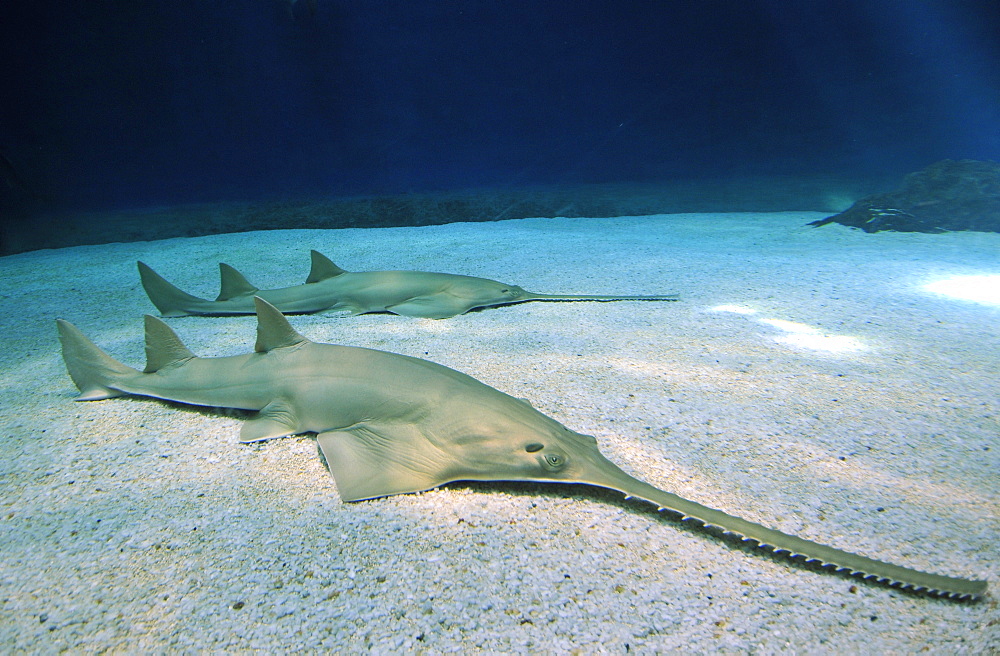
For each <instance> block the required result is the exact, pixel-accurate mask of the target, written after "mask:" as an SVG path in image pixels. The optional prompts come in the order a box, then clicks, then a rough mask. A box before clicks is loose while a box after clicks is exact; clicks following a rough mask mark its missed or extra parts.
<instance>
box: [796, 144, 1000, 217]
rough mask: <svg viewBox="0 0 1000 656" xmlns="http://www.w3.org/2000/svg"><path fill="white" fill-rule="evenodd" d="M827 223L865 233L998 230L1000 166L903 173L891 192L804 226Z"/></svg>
mask: <svg viewBox="0 0 1000 656" xmlns="http://www.w3.org/2000/svg"><path fill="white" fill-rule="evenodd" d="M828 223H840V224H843V225H846V226H850V227H852V228H861V229H862V230H864V231H865V232H879V231H880V230H896V231H899V232H947V231H952V230H979V231H981V232H1000V164H998V163H997V162H980V161H976V160H971V159H965V160H959V161H955V160H950V159H945V160H941V161H940V162H935V163H934V164H931V165H930V166H928V167H927V168H925V169H923V170H921V171H917V172H916V173H911V174H909V175H907V176H906V178H905V179H904V180H903V186H902V187H900V188H899V189H897V190H896V191H891V192H889V193H886V194H873V195H871V196H866V197H864V198H862V199H861V200H859V201H857V202H856V203H854V205H852V206H851V207H849V208H848V209H846V210H844V211H843V212H841V213H840V214H834V215H833V216H828V217H827V218H825V219H820V220H819V221H813V222H812V223H810V224H809V225H811V226H817V227H818V226H822V225H826V224H828Z"/></svg>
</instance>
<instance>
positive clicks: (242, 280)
mask: <svg viewBox="0 0 1000 656" xmlns="http://www.w3.org/2000/svg"><path fill="white" fill-rule="evenodd" d="M311 255H312V267H311V268H310V270H309V276H308V277H307V278H306V282H305V284H302V285H295V286H293V287H283V288H281V289H266V290H261V289H258V288H257V287H255V286H254V285H252V284H250V282H248V281H247V279H246V277H244V276H243V274H241V273H240V272H239V271H237V270H236V269H234V268H233V267H231V266H229V265H228V264H225V263H219V272H220V274H221V276H222V290H221V291H220V292H219V296H218V298H216V299H215V300H214V301H209V300H206V299H203V298H198V297H197V296H193V295H191V294H188V293H187V292H185V291H182V290H181V289H178V288H177V287H175V286H174V285H172V284H171V283H169V282H168V281H167V280H166V279H164V278H163V276H161V275H160V274H158V273H156V272H155V271H153V269H152V268H150V267H149V266H148V265H147V264H145V263H143V262H139V263H138V264H139V277H140V278H141V279H142V286H143V288H144V289H145V290H146V294H147V295H148V296H149V300H151V301H152V302H153V305H155V306H156V309H158V310H159V311H160V314H162V315H163V316H165V317H181V316H186V315H189V314H204V315H216V316H217V315H232V314H253V313H254V303H253V299H254V296H260V297H261V298H263V299H264V300H265V301H267V302H268V303H270V304H271V305H273V306H275V307H276V308H278V309H279V310H281V311H282V312H284V313H286V314H308V313H312V312H324V311H338V310H342V311H346V312H349V313H350V314H352V315H357V314H364V313H366V312H392V313H393V314H402V315H405V316H408V317H422V318H426V319H447V318H449V317H454V316H456V315H459V314H465V313H466V312H468V311H469V310H473V309H475V308H484V307H492V306H496V305H512V304H514V303H525V302H527V301H676V300H677V296H674V295H667V296H662V295H661V296H595V295H592V294H580V295H572V294H536V293H533V292H529V291H525V290H524V289H522V288H520V287H518V286H517V285H508V284H506V283H502V282H497V281H496V280H489V279H487V278H476V277H473V276H461V275H457V274H453V273H432V272H429V271H360V272H354V273H351V272H349V271H345V270H343V269H341V268H340V267H339V266H337V265H336V264H334V263H333V262H332V261H330V259H329V258H327V257H326V256H324V255H323V254H321V253H319V252H317V251H311Z"/></svg>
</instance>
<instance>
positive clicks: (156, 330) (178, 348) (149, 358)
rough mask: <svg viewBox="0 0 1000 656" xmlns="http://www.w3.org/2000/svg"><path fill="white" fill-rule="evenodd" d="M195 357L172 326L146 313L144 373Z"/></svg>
mask: <svg viewBox="0 0 1000 656" xmlns="http://www.w3.org/2000/svg"><path fill="white" fill-rule="evenodd" d="M194 357H195V355H194V353H192V352H191V351H189V350H188V347H186V346H184V342H182V341H181V338H180V337H178V336H177V333H175V332H174V331H173V329H172V328H170V326H168V325H167V324H165V323H164V322H163V321H161V320H160V319H157V318H156V317H151V316H150V315H148V314H147V315H146V368H145V369H144V370H143V373H147V374H151V373H153V372H155V371H159V370H160V369H163V368H164V367H169V366H172V365H178V364H183V363H185V362H187V361H188V360H191V359H192V358H194Z"/></svg>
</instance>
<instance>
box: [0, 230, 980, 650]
mask: <svg viewBox="0 0 1000 656" xmlns="http://www.w3.org/2000/svg"><path fill="white" fill-rule="evenodd" d="M820 216H823V215H821V214H816V213H808V212H786V213H775V214H689V215H660V216H643V217H618V218H607V219H523V220H514V221H501V222H496V223H476V224H450V225H442V226H431V227H419V228H382V229H344V230H283V231H269V232H250V233H242V234H228V235H218V236H211V237H198V238H191V239H170V240H163V241H156V242H139V243H128V244H108V245H101V246H83V247H74V248H66V249H60V250H48V251H36V252H31V253H25V254H21V255H16V256H10V257H5V258H0V329H2V333H0V336H2V340H3V349H2V350H0V403H2V408H3V412H2V418H0V472H2V482H3V495H2V508H0V513H2V514H0V522H2V524H0V527H2V531H0V557H2V563H3V566H2V568H0V646H2V650H3V651H4V652H7V653H56V652H60V651H70V652H74V653H90V652H106V651H108V652H115V653H126V652H132V653H135V652H138V651H143V652H195V651H214V652H221V651H232V652H246V651H251V650H260V651H264V652H268V653H278V652H291V651H295V650H302V649H305V650H331V651H333V650H340V651H342V652H343V653H352V652H353V653H357V652H359V651H365V650H370V651H372V652H378V653H398V652H422V653H441V652H453V651H459V652H463V653H475V652H479V651H482V652H487V653H505V652H518V653H525V652H530V653H572V652H573V651H574V650H576V651H578V652H580V653H612V654H615V653H617V654H624V653H657V652H673V651H677V652H685V653H745V652H752V653H781V652H785V653H803V652H807V653H838V652H840V653H873V652H879V653H914V652H918V651H921V650H928V651H930V652H932V653H949V654H952V653H970V654H985V653H996V651H997V650H1000V611H998V608H997V602H996V600H995V597H993V596H987V597H986V598H984V599H983V600H981V601H979V602H976V603H958V602H953V601H949V600H945V599H938V598H930V597H926V596H921V595H915V594H911V593H906V592H902V591H900V590H897V589H894V588H889V587H886V586H883V585H878V584H874V583H867V582H862V581H858V580H855V579H850V578H846V577H844V576H840V575H836V574H830V573H825V572H817V571H814V570H813V569H810V568H808V567H805V566H802V565H800V564H797V563H794V562H792V561H790V560H788V559H787V558H781V557H775V556H770V555H767V554H762V553H759V552H754V550H753V549H752V548H750V547H739V546H737V545H734V544H733V543H731V542H729V541H726V540H723V539H720V538H718V537H715V536H713V535H712V534H710V533H707V532H705V531H703V530H700V529H698V528H696V527H690V526H688V525H686V524H682V523H680V522H678V521H676V520H674V519H672V518H669V517H665V516H663V515H661V514H658V513H657V512H656V509H655V508H650V507H647V506H645V505H643V504H641V503H637V502H626V501H624V500H622V499H621V496H620V495H618V494H614V493H611V492H607V491H603V490H598V489H591V488H585V487H580V486H559V485H530V484H506V483H497V484H453V485H449V486H446V487H444V488H442V489H439V490H435V491H431V492H427V493H423V494H416V495H406V496H397V497H392V498H386V499H380V500H375V501H367V502H361V503H355V504H343V503H341V501H340V499H339V497H338V495H337V490H336V486H335V485H334V482H333V480H332V478H331V477H330V476H329V474H328V473H327V471H326V470H325V468H324V466H323V463H322V461H321V459H320V457H319V455H318V453H317V449H316V444H315V439H314V437H313V436H311V435H303V436H298V437H291V438H285V439H279V440H273V441H269V442H265V443H260V444H254V445H241V444H239V443H238V441H237V433H238V430H239V425H240V421H241V419H240V417H237V416H234V415H233V413H224V412H218V411H204V410H199V409H193V408H190V407H184V406H178V405H174V404H168V403H164V402H159V401H154V400H149V399H142V398H135V397H128V398H118V399H109V400H106V401H99V402H92V403H73V398H74V396H75V392H76V390H75V388H74V386H73V384H72V382H71V381H70V379H69V377H68V376H67V375H66V372H65V368H64V367H63V363H62V360H61V357H60V355H59V346H58V340H57V339H56V332H55V326H54V324H53V319H55V318H57V317H59V318H64V319H67V320H69V321H72V322H73V323H75V324H76V325H77V326H78V327H80V328H81V329H82V330H83V331H84V332H85V333H86V334H87V335H88V336H90V337H91V338H92V339H93V340H94V341H95V342H96V343H97V344H99V345H100V346H102V347H103V348H105V349H106V350H107V351H108V352H109V353H111V354H112V355H114V356H115V357H117V358H119V359H121V360H122V361H124V362H125V363H127V364H130V365H132V366H140V367H141V366H142V363H143V362H144V356H143V343H142V320H141V316H142V314H144V313H149V312H152V311H153V308H152V306H151V304H150V303H149V301H148V300H147V298H146V296H145V295H144V293H143V291H142V288H141V286H140V285H139V278H138V275H137V273H136V269H135V261H136V260H140V259H141V260H143V261H145V262H147V263H148V264H150V265H151V266H153V268H155V269H156V270H158V271H159V272H160V273H162V274H163V275H164V276H165V277H167V278H168V279H170V280H171V281H173V282H175V283H176V284H178V285H179V286H180V287H182V288H184V289H185V290H186V291H189V292H191V293H195V294H198V295H200V296H204V297H211V298H214V297H215V295H216V293H217V291H218V288H217V285H218V272H217V267H216V263H217V262H219V261H225V262H227V263H229V264H232V265H233V266H235V267H237V268H238V269H240V270H241V271H243V272H244V273H245V274H246V275H247V277H248V278H250V280H251V281H253V282H254V283H256V284H258V285H260V286H261V287H264V288H268V287H281V286H286V285H292V284H296V283H299V282H301V281H303V280H304V278H305V275H306V273H307V271H308V266H309V257H308V252H309V249H311V248H315V249H317V250H319V251H321V252H323V253H325V254H326V255H328V256H330V257H331V258H332V259H333V260H334V261H335V262H337V263H338V264H339V265H340V266H342V267H344V268H346V269H348V270H373V269H416V270H431V271H445V272H450V273H462V274H469V275H475V276H482V277H487V278H493V279H497V280H502V281H505V282H511V283H516V284H519V285H521V286H523V287H525V288H526V289H529V290H532V291H539V292H552V293H555V292H565V293H587V292H590V293H605V294H607V293H628V294H654V293H671V292H676V293H678V294H680V295H681V301H680V302H677V303H639V302H621V303H527V304H522V305H516V306H511V307H504V308H494V309H489V310H484V311H479V312H473V313H470V314H467V315H464V316H460V317H455V318H453V319H446V320H441V321H434V320H424V319H411V318H407V317H399V316H394V315H364V316H360V317H354V318H337V317H330V316H323V315H310V316H299V317H293V318H292V319H291V321H292V323H293V325H294V326H295V327H296V328H297V329H298V330H299V331H300V332H302V333H303V334H304V335H306V336H307V337H309V338H311V339H313V340H314V341H319V342H330V343H338V344H346V345H354V346H366V347H372V348H378V349H383V350H388V351H393V352H397V353H404V354H408V355H414V356H419V357H423V358H426V359H429V360H433V361H435V362H438V363H441V364H444V365H447V366H449V367H453V368H455V369H458V370H460V371H464V372H466V373H468V374H471V375H472V376H474V377H476V378H478V379H480V380H482V381H484V382H486V383H488V384H490V385H492V386H494V387H496V388H498V389H500V390H502V391H505V392H507V393H510V394H512V395H514V396H518V397H524V398H527V399H529V400H530V401H531V402H532V403H533V404H534V405H535V407H537V408H538V409H539V410H541V411H542V412H544V413H546V414H548V415H550V416H552V417H554V418H556V419H558V420H559V421H561V422H562V423H564V424H565V425H567V426H568V427H570V428H572V429H574V430H577V431H579V432H583V433H589V434H592V435H594V436H596V437H597V439H598V441H599V444H600V446H601V449H602V451H603V452H604V454H605V455H606V456H608V457H609V458H610V459H611V460H613V461H614V462H616V463H617V464H619V465H620V466H621V467H622V468H623V469H625V470H626V471H628V472H630V473H632V474H633V475H635V476H637V477H639V478H642V479H644V480H646V481H648V482H650V483H652V484H654V485H656V486H658V487H660V488H663V489H666V490H669V491H672V492H674V493H677V494H680V495H682V496H684V497H687V498H690V499H693V500H695V501H698V502H700V503H703V504H705V505H709V506H712V507H716V508H720V509H722V510H725V511H727V512H730V513H732V514H736V515H739V516H742V517H744V518H746V519H749V520H752V521H756V522H759V523H762V524H765V525H767V526H771V527H773V528H777V529H779V530H782V531H784V532H786V533H792V534H796V535H799V536H800V537H804V538H808V539H811V540H815V541H818V542H821V543H825V544H830V545H833V546H836V547H839V548H842V549H847V550H850V551H855V552H858V553H861V554H864V555H867V556H870V557H874V558H878V559H880V560H886V561H889V562H893V563H896V564H900V565H905V566H908V567H913V568H917V569H923V570H928V571H933V572H937V573H941V574H947V575H950V576H961V577H966V578H976V579H987V580H989V581H990V582H991V585H992V586H993V588H994V590H995V586H996V585H997V581H998V580H1000V558H998V555H1000V545H998V536H1000V512H998V510H1000V504H998V493H1000V475H998V472H1000V443H998V435H1000V407H998V406H1000V374H998V372H1000V328H998V325H1000V301H998V300H996V299H993V300H992V301H991V299H990V298H988V297H987V298H981V299H980V300H979V301H970V300H963V299H959V298H955V297H953V296H948V295H945V294H942V293H939V292H935V291H931V290H930V289H928V288H927V287H926V286H927V285H928V284H932V283H935V282H940V281H942V280H947V279H954V277H956V276H973V275H978V276H983V275H987V276H990V275H991V276H1000V234H992V233H949V234H940V235H926V234H900V233H880V234H874V235H869V234H864V233H862V232H860V231H852V230H849V229H846V228H842V227H839V226H828V227H824V228H820V229H814V228H808V227H804V224H805V223H806V222H807V221H810V220H814V219H816V218H819V217H820ZM979 280H980V293H989V291H988V290H987V291H986V292H983V289H982V287H983V286H984V285H985V284H986V282H988V279H983V278H980V279H979ZM984 281H986V282H984ZM993 293H995V292H993ZM170 325H171V326H172V327H174V328H175V330H177V332H178V333H179V334H180V335H181V337H182V338H183V339H184V340H185V342H186V343H187V344H188V346H189V347H190V348H191V349H192V350H193V351H194V352H195V353H197V354H199V355H205V356H219V355H235V354H240V353H245V352H248V351H249V349H251V348H252V346H253V341H254V326H255V322H254V320H253V318H251V317H229V318H203V317H189V318H182V319H172V320H170Z"/></svg>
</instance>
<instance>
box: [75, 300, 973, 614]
mask: <svg viewBox="0 0 1000 656" xmlns="http://www.w3.org/2000/svg"><path fill="white" fill-rule="evenodd" d="M255 304H256V309H257V317H258V322H257V343H256V347H255V349H254V352H253V353H250V354H247V355H238V356H229V357H219V358H200V357H196V356H195V355H194V354H193V353H192V352H191V351H190V350H188V348H187V347H186V346H185V345H184V344H183V343H182V342H181V340H180V338H179V337H178V336H177V335H176V333H174V332H173V330H171V329H170V328H169V327H168V326H167V325H166V324H165V323H164V322H163V321H161V320H160V319H157V318H155V317H151V316H148V315H147V316H146V319H145V321H146V367H145V369H144V370H143V371H139V370H137V369H133V368H132V367H128V366H126V365H124V364H122V363H120V362H118V361H117V360H115V359H113V358H112V357H110V356H109V355H107V354H106V353H105V352H104V351H102V350H101V349H99V348H98V347H97V346H96V345H95V344H94V343H93V342H91V341H90V340H89V339H87V338H86V337H85V336H84V335H83V333H81V332H80V331H79V330H78V329H77V328H76V327H74V326H73V325H72V324H70V323H68V322H66V321H62V320H59V321H58V328H59V337H60V340H61V342H62V352H63V358H64V360H65V361H66V367H67V369H68V370H69V374H70V376H71V377H72V379H73V381H74V382H75V383H76V386H77V387H78V388H79V390H80V395H79V397H78V400H81V401H88V400H97V399H107V398H111V397H115V396H121V395H125V394H136V395H142V396H151V397H156V398H161V399H167V400H170V401H180V402H183V403H190V404H195V405H201V406H215V407H228V408H241V409H244V410H253V411H257V412H256V414H255V415H254V416H253V417H251V418H250V419H249V420H248V421H247V422H246V423H245V424H243V427H242V429H241V433H240V439H241V440H242V441H244V442H254V441H259V440H266V439H270V438H276V437H283V436H286V435H292V434H297V433H316V434H317V442H318V444H319V448H320V449H321V450H322V452H323V455H324V457H325V459H326V462H327V466H328V467H329V470H330V473H331V474H332V475H333V478H334V480H335V481H336V484H337V489H338V491H339V492H340V496H341V498H342V499H343V500H344V501H359V500H362V499H372V498H376V497H382V496H386V495H392V494H402V493H408V492H419V491H422V490H428V489H431V488H434V487H437V486H440V485H443V484H445V483H449V482H452V481H544V482H551V483H584V484H589V485H596V486H600V487H604V488H609V489H612V490H617V491H619V492H622V493H623V494H625V495H626V496H630V497H636V498H638V499H643V500H645V501H648V502H650V503H652V504H654V505H655V506H657V507H658V508H660V509H661V510H669V511H672V512H673V513H677V514H679V515H680V516H682V517H683V518H685V519H694V520H697V521H698V522H701V523H702V524H705V525H709V526H713V527H718V528H719V529H721V530H722V531H724V532H726V533H729V534H735V535H737V536H739V537H740V538H742V539H743V540H747V541H753V542H754V543H757V544H759V545H761V546H765V547H769V548H771V549H772V550H774V551H775V552H787V553H788V554H790V555H792V556H799V557H801V558H802V559H804V560H806V561H811V562H817V563H819V564H822V565H824V566H827V567H829V568H831V569H836V570H838V571H847V572H850V573H853V574H856V575H858V576H860V577H862V578H865V579H873V580H877V581H880V582H884V583H888V584H890V585H896V586H898V587H901V588H907V589H913V590H923V591H927V592H929V593H932V594H936V595H941V596H945V597H950V598H956V599H971V598H977V597H979V596H981V595H983V594H984V593H985V592H986V587H987V586H986V582H985V581H975V580H969V579H962V578H952V577H948V576H942V575H938V574H930V573H927V572H921V571H918V570H914V569H910V568H907V567H901V566H898V565H892V564H889V563H885V562H882V561H878V560H874V559H871V558H866V557H864V556H860V555H857V554H853V553H850V552H847V551H842V550H840V549H835V548H833V547H828V546H824V545H821V544H817V543H815V542H811V541H809V540H804V539H802V538H797V537H795V536H792V535H787V534H785V533H782V532H780V531H776V530H773V529H769V528H766V527H764V526H761V525H759V524H755V523H752V522H748V521H746V520H743V519H740V518H738V517H733V516H732V515H728V514H726V513H724V512H722V511H719V510H715V509H712V508H709V507H706V506H703V505H701V504H698V503H695V502H693V501H688V500H687V499H683V498H681V497H679V496H677V495H675V494H671V493H670V492H665V491H663V490H660V489H658V488H655V487H653V486H651V485H649V484H647V483H644V482H642V481H640V480H638V479H636V478H634V477H632V476H630V475H629V474H627V473H625V472H624V471H623V470H621V469H620V468H618V467H617V466H616V465H615V464H613V463H612V462H611V461H609V460H608V459H607V458H605V457H604V456H603V455H601V453H600V451H598V449H597V441H596V440H595V439H594V438H593V437H591V436H589V435H583V434H581V433H577V432H574V431H572V430H569V429H568V428H566V427H565V426H563V425H562V424H560V423H559V422H558V421H556V420H555V419H552V418H551V417H548V416H546V415H544V414H542V413H541V412H539V411H537V410H536V409H534V408H533V407H532V406H531V405H530V404H529V403H528V402H526V401H524V400H521V399H517V398H514V397H512V396H509V395H507V394H504V393H503V392H500V391H499V390H496V389H494V388H492V387H490V386H488V385H486V384H484V383H481V382H479V381H478V380H476V379H474V378H471V377H469V376H467V375H465V374H463V373H460V372H458V371H455V370H454V369H449V368H448V367H444V366H441V365H439V364H435V363H433V362H429V361H427V360H421V359H419V358H413V357H408V356H403V355H395V354H392V353H386V352H384V351H376V350H372V349H365V348H357V347H350V346H335V345H331V344H317V343H314V342H311V341H309V340H308V339H306V338H305V337H303V336H302V335H300V334H299V333H298V332H296V331H295V330H294V329H293V328H292V326H291V325H290V324H289V323H288V321H287V320H286V319H285V317H284V316H282V314H281V313H280V312H279V311H278V310H277V309H275V308H274V307H273V306H271V305H270V304H268V303H267V302H266V301H264V300H262V299H260V298H257V299H255Z"/></svg>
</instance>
